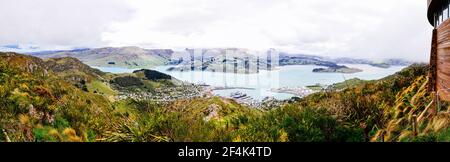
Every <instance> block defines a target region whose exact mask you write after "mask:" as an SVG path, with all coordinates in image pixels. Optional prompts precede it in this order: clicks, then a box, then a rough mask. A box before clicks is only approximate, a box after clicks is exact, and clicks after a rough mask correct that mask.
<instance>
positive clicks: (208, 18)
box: [0, 0, 431, 61]
mask: <svg viewBox="0 0 450 162" xmlns="http://www.w3.org/2000/svg"><path fill="white" fill-rule="evenodd" d="M3 1H4V0H2V2H3ZM45 1H48V3H44V4H42V5H40V7H42V8H43V9H46V10H57V11H60V12H57V14H56V15H59V16H54V14H52V12H47V11H46V12H44V11H42V12H37V13H40V14H38V16H31V17H32V18H33V19H31V22H30V21H29V20H26V21H19V20H17V19H20V18H21V17H24V16H30V15H33V12H34V11H32V10H33V8H34V7H32V6H35V5H36V4H37V2H35V3H34V4H33V2H32V1H25V0H19V1H12V0H11V1H10V2H8V3H6V4H3V5H2V4H1V3H2V2H0V5H1V6H5V5H8V4H10V3H12V4H16V5H17V6H24V5H25V6H27V5H28V6H29V8H24V7H20V9H21V10H20V12H23V13H19V14H9V15H8V16H4V15H5V14H3V12H6V11H4V10H2V8H8V7H0V13H2V14H0V15H3V16H0V18H1V19H2V20H5V18H6V20H8V18H9V19H10V20H12V22H13V23H11V27H6V28H7V29H5V28H4V27H0V29H1V30H0V44H1V43H3V42H7V43H11V41H17V42H19V43H21V42H22V41H27V42H26V43H35V44H49V45H51V44H55V45H62V44H63V45H64V44H67V45H72V46H99V45H109V46H129V45H134V46H142V47H146V48H186V47H196V48H211V47H239V48H249V49H257V50H261V49H269V48H277V49H280V50H285V51H290V52H299V53H306V54H319V55H326V56H348V57H361V58H386V57H390V58H391V57H396V58H407V59H412V60H421V61H426V60H427V58H428V53H429V44H430V40H431V26H430V25H429V24H428V22H427V20H426V3H425V2H423V0H395V1H392V0H314V1H313V0H130V1H126V4H124V3H125V2H124V1H119V0H115V1H109V0H108V1H106V0H84V1H81V2H79V1H70V2H69V1H63V2H61V1H56V0H53V1H52V0H45ZM19 2H21V3H19ZM39 2H41V1H39ZM56 4H62V5H56ZM91 5H92V6H94V7H92V6H91ZM95 6H101V7H95ZM16 8H17V7H16ZM38 8H39V7H38ZM59 8H61V9H59ZM86 8H87V9H86ZM61 10H62V11H61ZM98 10H100V11H98ZM129 10H132V11H133V12H132V14H131V17H128V16H130V12H129ZM30 11H32V12H30ZM63 11H64V12H63ZM86 11H88V12H87V13H86ZM79 14H81V15H80V16H78V15H79ZM124 15H125V16H124ZM48 16H49V17H51V18H52V19H50V20H51V21H47V20H46V17H48ZM85 19H87V20H85ZM121 20H124V21H121ZM55 21H56V23H55ZM73 21H75V22H77V23H72V22H73ZM30 24H33V26H34V27H31V28H30V27H23V26H25V25H30ZM49 24H51V25H49ZM92 24H95V25H92ZM35 27H38V28H37V29H35ZM35 30H37V31H38V32H31V33H29V34H20V33H23V31H25V32H30V31H35ZM53 31H54V32H53ZM11 32H16V33H15V34H8V33H11ZM5 34H6V35H7V36H9V37H5V36H4V35H5ZM3 37H5V38H8V39H4V38H3Z"/></svg>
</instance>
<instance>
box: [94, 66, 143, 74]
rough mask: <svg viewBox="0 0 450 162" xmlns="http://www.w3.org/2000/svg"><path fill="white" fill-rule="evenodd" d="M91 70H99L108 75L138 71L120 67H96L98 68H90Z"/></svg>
mask: <svg viewBox="0 0 450 162" xmlns="http://www.w3.org/2000/svg"><path fill="white" fill-rule="evenodd" d="M91 67H92V68H95V69H99V70H101V71H103V72H108V73H114V74H120V73H133V71H135V70H138V69H128V68H122V67H98V66H91Z"/></svg>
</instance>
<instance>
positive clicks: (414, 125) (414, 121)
mask: <svg viewBox="0 0 450 162" xmlns="http://www.w3.org/2000/svg"><path fill="white" fill-rule="evenodd" d="M411 122H412V127H413V136H414V137H416V136H417V135H418V134H419V133H418V129H417V127H418V124H417V116H416V115H413V116H412V117H411Z"/></svg>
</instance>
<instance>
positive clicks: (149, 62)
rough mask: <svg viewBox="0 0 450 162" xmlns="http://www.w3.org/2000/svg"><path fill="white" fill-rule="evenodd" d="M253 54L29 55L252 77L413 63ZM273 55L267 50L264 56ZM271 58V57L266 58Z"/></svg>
mask: <svg viewBox="0 0 450 162" xmlns="http://www.w3.org/2000/svg"><path fill="white" fill-rule="evenodd" d="M252 52H253V51H250V50H247V49H240V48H211V49H202V50H199V51H195V50H194V49H185V50H181V51H174V50H171V49H143V48H139V47H121V48H113V47H105V48H96V49H89V48H83V49H75V50H61V51H42V52H32V53H28V54H30V55H33V56H37V57H40V58H44V59H48V58H59V57H73V58H77V59H79V60H81V61H82V62H83V63H85V64H87V65H89V66H98V67H124V68H149V67H155V66H162V65H174V67H172V68H170V69H169V70H174V71H186V70H200V71H221V72H222V71H223V72H235V73H255V72H258V71H259V70H268V69H271V68H273V67H272V65H270V64H274V63H275V62H274V61H279V62H278V63H279V64H278V65H279V66H286V65H318V66H324V67H327V69H326V68H320V69H315V72H342V73H353V72H358V71H359V70H358V69H352V68H348V67H346V66H342V64H367V65H371V66H375V67H380V68H389V67H390V66H408V65H411V64H412V63H413V62H410V61H406V60H402V59H386V60H384V61H381V62H376V61H372V60H368V59H354V58H346V57H342V58H328V57H321V56H315V55H305V54H292V53H285V52H281V53H279V57H278V60H272V59H274V58H270V57H268V56H267V55H256V54H253V53H252ZM270 52H273V51H271V50H268V52H267V54H268V53H270ZM269 56H270V55H269Z"/></svg>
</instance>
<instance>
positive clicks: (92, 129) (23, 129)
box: [0, 53, 450, 142]
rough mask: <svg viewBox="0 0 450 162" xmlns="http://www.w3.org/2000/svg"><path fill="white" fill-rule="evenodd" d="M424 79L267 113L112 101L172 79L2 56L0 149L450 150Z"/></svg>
mask: <svg viewBox="0 0 450 162" xmlns="http://www.w3.org/2000/svg"><path fill="white" fill-rule="evenodd" d="M427 71H428V68H427V66H425V65H413V66H411V67H409V68H406V69H404V70H402V71H401V72H398V73H396V74H394V75H392V76H389V77H386V78H384V79H381V80H375V81H358V82H355V84H353V85H351V86H350V87H345V86H343V85H342V84H341V86H340V88H339V89H337V90H328V91H324V92H320V93H317V94H313V95H310V96H308V97H305V98H303V99H300V100H298V101H297V102H295V103H286V104H285V105H283V106H281V107H280V108H274V109H270V110H260V109H254V108H249V107H246V106H244V105H240V104H238V103H236V102H235V101H234V100H230V99H223V98H220V97H193V98H189V99H178V100H175V101H172V102H165V103H157V102H155V101H154V100H150V99H142V98H141V99H139V100H135V99H132V98H128V99H122V100H111V99H110V98H109V97H108V96H111V95H112V96H114V95H116V94H113V93H114V92H117V91H118V90H117V89H115V88H114V87H115V86H110V85H108V84H109V83H110V82H111V81H112V80H114V79H116V78H122V77H133V78H136V79H137V80H138V81H141V82H142V83H143V84H142V85H139V86H134V85H132V86H131V87H132V88H131V89H135V90H139V91H141V90H143V89H145V88H149V87H154V86H162V85H161V84H164V82H163V83H158V82H153V81H152V79H164V78H166V77H168V76H162V78H160V77H157V78H153V77H152V76H150V77H148V76H146V71H145V70H143V71H136V73H134V74H123V76H120V75H119V76H117V75H112V74H101V73H98V71H96V70H94V69H90V68H88V67H87V66H86V65H84V64H79V61H77V60H76V59H73V58H64V59H61V60H58V59H56V60H52V59H50V60H47V61H44V60H41V59H39V58H36V57H31V56H26V55H20V54H15V53H0V98H1V99H0V130H1V131H2V132H1V133H0V141H38V142H48V141H100V142H104V141H112V142H118V141H129V142H148V141H157V142H164V141H167V142H169V141H195V142H197V141H206V142H209V141H224V142H227V141H234V142H240V141H250V142H288V141H291V142H297V141H299V142H305V141H310V142H317V141H324V142H336V141H339V142H346V141H347V142H349V141H357V142H362V141H374V142H375V141H389V142H391V141H450V133H449V120H448V119H449V113H448V111H449V107H448V103H441V104H440V105H441V106H440V107H439V108H437V109H435V108H433V107H436V105H434V106H433V105H432V106H429V103H431V100H432V99H433V98H432V95H430V94H427V93H426V92H425V88H424V87H425V85H426V84H427V77H426V74H427ZM70 73H80V74H82V76H86V77H88V78H90V79H91V80H88V82H87V83H86V84H87V85H88V86H87V87H90V86H89V84H94V83H95V84H101V85H103V86H104V87H103V88H105V87H107V88H109V90H111V91H112V92H111V94H109V95H105V94H102V93H94V91H93V90H92V89H91V88H92V87H90V88H88V90H87V91H86V90H85V89H84V88H83V87H78V86H77V85H76V84H73V83H71V82H72V81H71V80H68V79H67V78H66V77H67V76H68V75H69V74H70ZM151 74H152V73H151V71H147V75H151ZM102 78H103V79H105V81H101V80H99V79H102ZM150 83H151V84H150ZM111 84H113V85H114V84H117V83H114V82H113V83H111ZM156 84H160V85H156ZM94 87H95V86H94ZM96 88H97V90H100V88H99V87H96ZM103 88H102V89H103ZM163 88H164V89H167V88H165V87H163ZM126 89H128V88H126ZM181 89H185V88H181ZM103 91H105V90H103ZM125 92H126V91H125ZM125 92H121V93H125ZM173 92H177V91H171V93H170V94H167V95H164V96H168V95H169V96H170V95H173ZM180 92H183V91H180ZM105 93H106V92H105ZM183 94H185V93H183Z"/></svg>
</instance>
